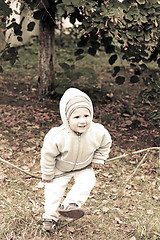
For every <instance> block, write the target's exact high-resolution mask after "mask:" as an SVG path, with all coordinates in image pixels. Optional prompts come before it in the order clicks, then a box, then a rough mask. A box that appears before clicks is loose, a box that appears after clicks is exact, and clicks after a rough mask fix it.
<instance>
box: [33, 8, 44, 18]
mask: <svg viewBox="0 0 160 240" xmlns="http://www.w3.org/2000/svg"><path fill="white" fill-rule="evenodd" d="M33 17H34V19H36V20H41V19H42V17H43V14H42V12H41V11H40V10H38V11H35V12H34V13H33Z"/></svg>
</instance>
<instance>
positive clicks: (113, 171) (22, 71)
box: [0, 45, 160, 240]
mask: <svg viewBox="0 0 160 240" xmlns="http://www.w3.org/2000/svg"><path fill="white" fill-rule="evenodd" d="M19 52H20V61H19V62H17V63H16V65H15V66H14V67H10V65H9V64H7V63H5V62H3V63H2V64H3V66H4V69H5V72H4V73H3V74H1V75H0V85H1V90H0V92H1V96H0V99H1V101H2V105H1V120H2V121H1V123H2V124H1V133H0V137H1V138H0V152H1V157H2V158H4V159H6V160H8V161H11V162H12V163H13V164H15V165H17V166H19V167H21V168H23V169H25V170H27V171H30V172H32V173H34V174H40V166H39V159H40V150H41V147H42V142H43V138H44V136H45V134H46V132H47V131H48V130H49V129H50V128H51V127H52V126H55V125H57V124H59V123H60V118H59V110H58V99H45V98H44V99H43V101H41V102H40V101H38V97H37V95H36V91H35V89H34V88H35V86H36V76H37V64H38V63H37V45H34V47H33V46H29V45H28V46H26V47H25V48H24V47H21V48H19ZM62 55H63V54H62ZM66 58H67V56H66ZM62 60H63V59H62V56H61V60H60V61H62ZM105 61H107V59H106V56H104V55H100V56H99V57H97V58H92V57H91V56H87V57H86V58H85V59H84V61H83V62H82V63H81V67H82V68H83V66H86V65H87V64H88V62H89V66H90V67H91V68H92V67H93V69H94V70H95V71H96V72H97V73H98V74H97V75H98V79H99V81H98V85H97V89H99V88H101V89H102V90H103V89H104V92H105V93H106V94H111V93H112V94H113V97H111V99H109V100H107V101H106V98H105V97H106V95H105V97H104V96H102V97H103V100H104V103H102V100H101V101H100V102H99V101H98V100H97V102H96V101H95V120H96V121H98V122H102V123H103V124H104V125H105V126H106V127H107V128H108V129H109V131H110V133H111V135H112V139H113V147H112V150H111V155H110V157H113V156H118V155H120V154H122V153H128V152H132V151H134V150H135V149H137V150H139V149H141V148H146V147H151V146H153V145H154V144H156V140H155V139H154V137H157V138H158V132H157V130H156V129H155V128H153V127H151V126H150V125H149V123H148V122H146V121H145V120H144V118H143V116H142V113H143V109H141V108H139V105H136V106H135V105H134V104H135V98H136V99H137V95H135V93H137V88H138V91H140V89H141V87H143V85H142V84H140V85H138V84H137V85H135V86H136V87H135V88H134V86H133V85H132V84H128V82H126V83H125V84H124V85H123V86H117V85H114V80H113V78H112V77H111V70H110V69H109V66H108V65H107V66H106V64H105ZM77 64H80V63H79V62H78V63H77ZM123 71H124V73H125V74H126V72H125V69H123ZM127 73H128V72H127ZM13 79H14V81H13ZM33 81H35V84H33ZM33 85H34V87H33ZM94 93H95V95H97V96H98V97H97V99H98V98H100V96H101V95H100V92H96V91H95V92H94ZM126 110H127V111H128V113H127V114H128V115H127V114H126V112H125V111H126ZM141 111H142V113H141ZM124 114H126V115H124ZM133 115H134V116H135V118H136V119H137V118H138V119H139V121H140V123H141V126H140V127H137V128H136V127H135V128H132V127H129V126H128V125H127V124H126V119H127V120H128V119H131V118H132V117H133ZM157 143H158V141H157ZM141 158H142V155H136V156H135V155H134V156H130V157H127V158H124V159H121V160H118V161H115V162H111V163H108V164H106V165H105V166H104V167H102V168H101V169H100V170H97V171H96V176H97V184H96V186H95V188H94V189H93V191H92V193H91V195H90V197H89V199H88V201H87V203H86V205H85V209H86V215H85V216H84V217H83V218H82V219H79V220H77V221H76V222H73V223H70V224H68V225H66V226H64V224H66V223H68V221H67V220H66V219H64V218H60V222H59V226H58V228H57V230H56V231H55V232H54V233H52V234H49V233H45V232H43V231H42V214H43V211H44V209H43V208H44V197H43V192H44V189H43V188H40V187H38V185H37V184H38V183H39V180H37V179H33V178H30V177H29V176H27V175H24V174H22V173H20V172H19V171H17V170H15V169H12V168H11V167H8V166H6V165H5V164H1V165H0V183H1V189H0V222H1V224H0V239H4V240H11V239H12V240H31V239H32V240H51V239H55V240H60V239H64V240H82V239H92V240H94V239H95V240H97V239H101V240H104V239H108V240H158V239H160V223H159V222H160V217H159V211H160V205H159V201H160V197H159V192H160V181H159V175H158V174H159V163H158V161H159V160H158V152H151V153H150V154H148V156H147V159H146V160H145V162H144V163H143V164H142V166H141V167H140V168H139V169H138V171H137V172H136V174H135V176H134V177H132V179H131V181H130V182H129V183H128V184H127V187H126V189H125V191H123V192H122V189H123V187H124V186H125V184H126V181H127V179H128V178H129V177H130V176H131V174H132V173H133V171H134V169H135V168H136V166H137V165H138V162H139V161H140V160H141ZM69 187H71V183H70V185H69Z"/></svg>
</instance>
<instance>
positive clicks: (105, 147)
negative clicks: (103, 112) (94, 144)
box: [92, 128, 112, 164]
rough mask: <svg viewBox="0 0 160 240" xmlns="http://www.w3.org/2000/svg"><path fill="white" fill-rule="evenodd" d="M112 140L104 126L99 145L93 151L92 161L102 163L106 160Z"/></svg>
mask: <svg viewBox="0 0 160 240" xmlns="http://www.w3.org/2000/svg"><path fill="white" fill-rule="evenodd" d="M111 144H112V140H111V136H110V134H109V132H108V131H107V130H106V129H105V128H104V135H103V137H102V141H101V144H100V147H99V148H98V149H97V150H96V151H95V153H94V157H93V160H92V162H93V163H98V164H104V162H105V160H107V158H108V156H109V152H110V148H111Z"/></svg>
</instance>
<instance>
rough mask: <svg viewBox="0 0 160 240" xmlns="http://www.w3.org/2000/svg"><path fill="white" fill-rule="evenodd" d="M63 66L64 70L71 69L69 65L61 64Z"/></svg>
mask: <svg viewBox="0 0 160 240" xmlns="http://www.w3.org/2000/svg"><path fill="white" fill-rule="evenodd" d="M59 65H60V66H61V68H63V69H64V70H68V69H69V68H70V66H69V64H67V63H60V64H59Z"/></svg>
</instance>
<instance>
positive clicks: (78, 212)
mask: <svg viewBox="0 0 160 240" xmlns="http://www.w3.org/2000/svg"><path fill="white" fill-rule="evenodd" d="M58 212H59V213H60V214H61V215H62V216H63V217H69V218H77V219H78V218H81V217H83V216H84V214H85V213H84V210H83V209H82V208H80V207H79V206H78V205H77V204H76V203H70V204H69V205H68V206H67V207H66V208H64V206H63V205H61V207H60V209H59V210H58Z"/></svg>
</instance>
